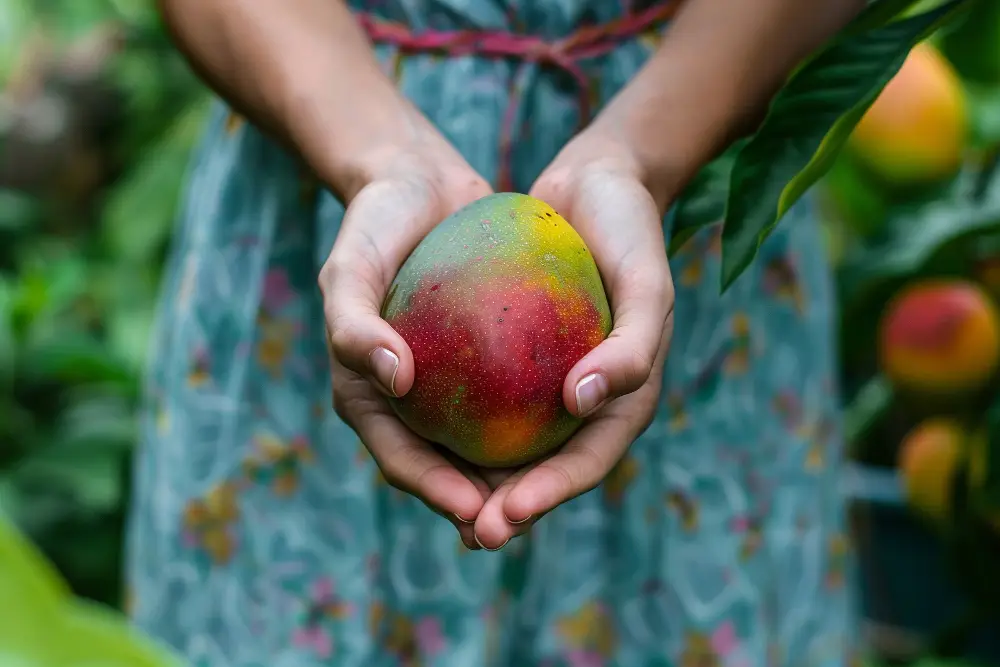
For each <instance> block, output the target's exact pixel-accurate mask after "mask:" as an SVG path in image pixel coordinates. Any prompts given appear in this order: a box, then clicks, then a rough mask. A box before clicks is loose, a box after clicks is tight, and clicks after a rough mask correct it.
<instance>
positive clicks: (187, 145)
mask: <svg viewBox="0 0 1000 667" xmlns="http://www.w3.org/2000/svg"><path fill="white" fill-rule="evenodd" d="M990 4H991V3H987V2H983V3H981V6H982V7H984V8H987V9H982V10H980V15H979V16H978V18H977V19H976V20H975V21H970V22H969V23H968V27H966V28H964V29H963V30H964V32H961V33H959V34H958V36H951V37H949V36H944V37H941V39H940V40H938V41H936V42H935V44H936V45H937V46H940V50H941V52H943V53H944V54H945V55H946V56H947V58H949V59H950V62H951V64H950V65H948V63H947V62H946V61H945V60H944V58H943V57H941V56H938V55H937V54H938V51H937V50H934V52H933V54H931V55H930V56H926V57H924V56H921V57H922V58H925V59H929V60H930V61H933V62H932V64H931V65H925V67H929V68H930V69H929V70H928V71H931V74H926V73H924V74H922V73H921V71H916V73H915V74H913V75H912V77H913V80H912V81H911V82H910V88H911V89H912V90H909V91H907V90H903V92H901V93H898V94H900V95H904V94H909V95H913V96H915V97H913V98H912V99H911V101H910V102H908V103H907V105H908V106H909V107H914V108H915V106H914V105H917V106H918V105H919V103H920V99H921V94H922V93H921V92H920V91H923V93H927V91H928V90H930V91H932V93H927V96H928V99H930V102H927V104H928V105H929V108H932V109H936V111H935V112H934V113H930V115H926V114H925V115H923V116H921V117H920V119H918V121H914V124H913V128H911V130H912V132H913V134H912V136H913V137H915V139H913V141H914V142H915V143H914V144H913V145H910V144H906V142H905V141H903V143H901V144H900V145H898V146H895V147H894V148H893V147H891V146H890V148H889V149H886V150H890V149H891V150H897V151H901V152H902V154H905V155H907V156H908V159H909V160H910V161H911V162H915V163H919V162H920V160H921V159H922V156H923V157H926V155H927V154H926V153H921V152H920V151H922V150H924V151H930V152H933V150H934V148H935V147H934V146H931V147H930V148H928V147H927V145H926V144H927V141H926V140H927V137H932V138H934V137H936V138H937V139H938V140H940V138H941V137H942V136H943V137H945V140H946V139H947V137H948V136H950V135H949V132H952V130H954V128H953V127H952V125H954V124H955V123H956V122H957V121H956V120H955V117H953V116H949V115H948V113H949V112H948V108H951V107H949V102H948V100H947V99H945V100H944V102H942V101H941V100H942V96H944V98H947V97H948V95H951V96H952V97H953V98H954V99H952V100H951V104H952V107H954V108H960V114H961V116H962V118H963V120H962V121H961V122H960V123H959V124H960V125H961V127H960V128H959V129H960V130H961V135H962V140H961V145H960V146H959V147H958V148H959V149H960V154H961V159H960V163H957V164H956V165H954V168H953V169H952V168H944V169H943V170H941V173H939V174H936V177H935V179H934V183H933V186H928V185H927V184H926V183H922V184H921V186H920V187H918V188H914V187H909V188H905V187H897V186H900V183H897V182H892V181H893V179H892V178H888V179H887V178H885V174H884V173H882V174H881V176H882V177H878V176H879V174H878V173H876V172H879V169H881V168H882V167H883V166H884V165H882V166H880V165H878V164H869V163H865V161H864V159H861V158H863V157H864V156H863V153H864V150H863V148H864V147H863V146H862V147H861V148H860V149H859V150H857V151H855V153H856V155H853V156H852V155H851V154H850V151H847V152H845V155H844V156H842V157H841V158H838V160H837V162H836V164H835V165H834V168H833V170H832V171H831V172H830V174H829V175H828V176H827V177H826V178H825V179H824V182H823V183H822V185H821V194H822V202H823V207H822V210H823V217H824V225H825V226H826V228H827V231H828V238H829V241H830V243H829V246H830V253H831V258H832V259H833V260H834V263H835V265H836V267H837V271H838V284H839V287H840V291H841V302H842V313H841V318H842V326H841V329H842V335H841V340H842V356H843V358H844V362H843V382H844V387H845V391H846V394H847V395H846V397H845V403H846V406H845V410H846V417H847V426H848V432H849V434H851V436H852V437H851V450H852V451H851V454H852V458H853V459H854V460H855V461H856V465H855V467H854V468H852V471H851V473H850V474H849V475H848V476H847V478H846V479H845V488H846V490H847V492H848V493H849V494H850V495H851V497H852V498H853V502H852V518H853V522H854V527H855V537H856V546H857V551H858V553H859V555H860V563H861V567H860V571H859V574H860V575H861V579H860V581H861V582H862V584H863V590H864V593H865V594H864V595H863V596H862V598H863V600H862V601H863V603H864V605H865V609H866V618H867V622H866V625H865V630H866V637H867V638H868V640H869V642H870V643H871V645H872V646H873V647H874V648H876V649H878V650H879V651H880V652H881V653H882V654H883V657H884V658H895V659H898V660H901V661H911V660H914V659H917V658H919V657H920V656H922V655H924V654H926V653H927V652H929V651H933V652H936V653H938V654H941V655H942V656H944V657H943V658H941V659H942V660H948V661H949V662H946V663H942V664H948V665H952V664H958V663H957V662H950V661H952V660H957V659H958V658H959V657H963V658H969V659H976V660H978V661H979V663H978V664H984V665H985V664H998V665H1000V648H998V647H997V644H998V641H1000V640H997V638H996V636H997V635H1000V633H998V632H996V631H997V630H998V629H1000V620H997V617H996V616H995V615H994V611H993V609H992V608H991V605H990V604H987V603H984V602H983V600H988V599H990V598H992V600H993V601H994V602H995V601H996V600H997V599H1000V592H998V584H997V582H996V581H994V580H996V579H1000V575H996V574H995V573H994V574H992V575H991V574H990V571H991V570H997V569H1000V568H997V567H996V566H995V563H996V562H1000V561H998V560H997V559H998V558H1000V549H998V548H997V544H996V539H997V535H996V531H993V530H992V529H991V528H990V527H989V526H987V525H985V524H989V523H990V522H989V521H985V522H984V521H981V520H979V519H981V518H982V517H979V519H976V520H966V519H965V518H963V517H965V516H966V514H969V512H967V511H966V510H965V509H962V508H956V504H957V505H963V507H964V503H963V502H962V500H961V498H962V497H964V496H963V495H962V494H961V493H958V492H957V491H956V489H960V488H965V486H967V484H965V482H966V481H967V480H966V479H965V475H966V473H967V471H966V470H965V468H963V467H962V466H960V465H959V464H958V463H957V461H958V460H960V459H964V458H968V456H967V455H968V452H969V451H972V450H971V449H970V448H974V442H973V441H974V440H975V438H976V437H978V436H976V433H978V431H979V430H981V429H986V428H988V427H989V425H990V421H991V419H995V417H991V415H992V414H993V413H996V410H993V409H991V405H992V404H993V402H994V397H995V396H996V395H997V391H996V382H995V373H994V372H993V371H994V370H995V368H996V365H997V363H998V362H1000V319H998V318H997V316H996V312H995V306H994V305H993V303H992V301H993V299H994V298H995V295H996V294H1000V175H998V173H997V169H996V164H997V147H998V146H1000V12H997V10H996V9H991V8H989V7H990ZM929 48H934V47H929ZM935 59H940V61H941V63H944V64H945V67H952V66H953V67H954V69H955V70H956V72H957V76H958V77H961V80H959V79H958V78H956V79H955V85H954V86H953V90H951V92H948V91H947V90H946V91H945V92H943V93H942V92H941V90H939V88H941V86H944V88H945V89H947V88H948V85H949V84H948V83H947V81H946V82H945V83H944V84H941V83H940V77H938V78H935V76H936V75H935V74H934V73H933V71H932V70H933V69H934V68H935V67H938V65H936V64H934V63H935V62H937V61H936V60H935ZM907 63H908V64H907V67H909V66H910V61H907ZM919 66H920V65H917V66H914V67H919ZM945 78H947V77H945ZM898 88H900V89H902V86H900V87H898ZM914 90H915V91H916V92H914ZM904 96H905V95H904ZM955 99H958V100H959V102H955V101H954V100H955ZM209 100H210V98H209V95H208V94H207V92H206V91H205V89H204V88H203V87H202V86H201V85H200V84H199V83H198V82H197V80H196V79H195V78H194V76H193V75H192V74H191V72H190V71H189V70H188V68H187V67H186V65H185V64H184V63H183V61H182V60H181V59H180V57H179V56H178V55H177V54H176V53H175V51H174V50H173V48H172V46H171V45H170V43H169V41H168V39H167V36H166V34H165V33H164V31H163V29H162V27H161V26H160V24H159V21H158V17H157V16H156V14H155V10H154V8H153V6H152V3H151V2H148V1H147V0H71V1H70V0H0V516H2V517H3V518H4V519H5V520H6V521H9V524H10V525H13V526H16V527H17V528H18V529H19V530H20V531H21V533H23V535H24V536H26V537H27V539H28V540H30V542H32V543H33V544H34V545H35V546H36V547H37V548H38V550H39V551H40V552H41V553H43V554H44V555H45V557H46V558H47V559H48V560H49V561H51V563H52V565H54V568H55V570H56V571H58V572H59V573H60V574H61V577H62V578H64V579H65V580H66V582H68V584H69V586H70V587H71V589H72V591H73V593H75V595H76V596H79V597H81V598H84V599H88V600H92V601H94V602H96V603H99V604H100V605H105V606H108V607H111V608H115V609H121V608H122V607H123V606H124V604H125V597H126V595H125V591H124V590H123V586H122V577H121V571H122V541H123V540H122V538H123V525H124V519H125V515H126V512H127V508H128V499H129V493H130V491H129V478H130V473H131V455H132V450H133V447H134V445H135V440H136V423H135V415H136V408H137V402H138V400H139V392H140V386H141V385H140V376H141V369H142V367H143V364H144V361H145V358H146V356H147V353H148V352H149V350H148V349H147V341H148V337H149V331H150V326H151V323H152V319H153V310H154V307H155V302H156V294H157V286H158V280H159V278H160V272H161V267H162V264H163V260H164V257H165V253H166V249H167V244H168V242H169V234H170V230H171V227H172V225H173V221H174V216H175V212H176V210H177V203H178V195H179V192H180V188H181V184H182V179H183V177H184V174H185V171H186V168H187V164H188V156H189V153H190V151H191V149H192V147H193V146H194V144H195V142H196V141H197V139H198V137H199V134H200V131H201V127H202V123H203V121H204V119H205V117H206V110H207V108H208V103H209ZM913 100H916V101H913ZM935 101H936V102H935ZM935 104H937V106H935ZM956 105H957V106H956ZM904 106H906V105H904ZM935 113H936V114H937V115H935ZM893 122H894V123H902V124H903V125H905V122H904V121H902V120H900V119H899V118H894V119H893ZM921 123H922V125H921ZM955 131H957V130H955ZM956 136H957V135H956ZM904 139H905V137H904ZM921 142H923V143H921ZM931 143H933V141H932V142H931ZM939 143H940V142H939ZM908 147H909V148H908ZM938 148H940V146H938ZM910 149H912V152H910V153H907V150H910ZM891 150H890V152H891ZM859 155H860V156H861V158H859V157H858V156H859ZM928 159H930V158H928ZM883 171H884V170H883ZM932 171H933V169H932ZM901 180H906V179H901ZM926 276H935V277H937V278H939V279H944V280H946V282H944V283H942V284H943V285H944V288H943V289H944V293H945V296H944V297H940V295H938V296H935V295H934V294H931V296H927V294H926V293H923V292H921V291H920V285H919V282H920V279H921V278H923V277H926ZM914 286H916V291H914V292H912V293H911V295H910V301H911V302H912V303H915V304H916V305H915V306H909V307H910V308H911V310H912V309H916V310H918V311H919V310H924V311H927V310H931V311H936V310H939V309H940V308H939V306H940V304H941V303H945V302H947V301H948V294H960V295H965V296H967V297H968V298H967V299H965V301H964V302H963V303H970V302H971V303H973V304H974V307H973V308H972V311H974V312H972V313H971V314H968V313H966V316H967V317H969V318H972V320H975V322H977V324H974V325H969V326H971V327H973V328H972V333H971V334H969V335H968V336H967V337H965V338H962V343H961V346H962V349H967V350H972V352H970V353H969V354H967V355H965V356H962V355H961V354H958V356H955V355H956V353H955V352H954V350H952V352H951V354H952V357H948V358H946V361H947V364H946V365H947V366H948V368H950V369H951V370H952V371H953V372H956V373H959V374H961V372H964V371H963V369H965V370H966V371H967V373H966V375H965V376H963V377H964V380H963V379H962V378H959V380H961V381H962V382H964V383H965V384H964V385H962V382H959V385H961V386H958V389H961V390H962V391H961V392H958V390H957V389H956V391H951V390H950V389H949V390H948V392H947V393H949V394H957V393H961V394H962V395H963V396H964V397H965V398H963V399H962V401H961V402H960V405H958V406H955V405H952V406H947V407H945V408H942V407H933V408H931V407H928V402H927V400H926V397H927V395H928V394H930V395H933V394H934V392H927V391H923V392H922V397H918V398H919V399H920V400H914V397H913V394H914V393H916V394H921V391H917V392H912V391H910V392H906V391H903V392H901V391H900V389H901V388H902V389H907V387H906V385H907V382H908V381H910V380H912V377H909V378H908V376H907V372H908V371H907V370H906V368H910V369H912V368H917V367H919V365H920V363H922V362H921V361H920V360H919V359H918V360H917V361H916V362H913V360H912V359H909V360H908V361H907V362H906V364H903V366H905V368H904V369H903V370H902V371H900V370H899V368H898V364H897V366H893V363H894V362H892V361H891V360H887V357H886V354H885V353H884V350H881V349H880V347H879V343H878V341H879V331H880V327H883V328H884V327H885V324H884V322H885V321H886V319H887V317H888V316H887V312H889V311H891V310H892V308H894V307H898V309H899V310H900V311H901V312H902V315H899V317H900V318H902V319H904V320H905V319H906V307H905V306H906V304H905V303H904V302H905V299H904V300H903V301H899V300H896V301H892V298H893V297H896V296H897V295H899V294H901V293H906V291H907V290H908V289H909V288H913V287H914ZM949 290H950V291H949ZM939 291H940V290H939ZM914 295H915V296H914ZM969 295H971V296H969ZM935 298H937V299H939V301H935V300H934V299H935ZM942 298H943V299H944V301H940V299H942ZM970 299H971V301H970ZM977 299H978V301H977ZM887 304H895V305H894V306H890V305H887ZM900 304H902V305H900ZM975 304H978V306H976V305H975ZM887 308H888V309H889V310H887ZM976 308H978V309H979V310H976ZM984 313H985V314H984ZM977 318H978V319H977ZM928 326H930V325H928ZM975 327H978V328H975ZM967 328H968V327H967ZM977 346H978V347H977ZM932 362H933V360H932V361H931V362H928V364H930V365H929V366H927V367H926V368H925V369H924V370H926V373H924V374H923V381H924V383H925V384H926V378H927V377H929V376H933V375H934V373H935V372H938V371H936V370H935V369H936V368H938V367H937V366H934V367H933V368H932V366H933V363H932ZM914 363H915V364H916V366H914V365H913V364H914ZM962 364H966V366H962ZM939 365H940V364H939ZM927 368H929V369H930V370H927ZM956 369H957V370H956ZM977 369H978V371H977ZM921 372H922V371H921ZM918 374H919V373H918ZM911 375H912V374H911ZM935 377H937V376H935ZM932 379H933V378H932ZM952 379H954V378H952ZM918 380H920V378H918ZM945 380H948V378H945ZM945 380H940V382H945ZM910 384H913V382H910ZM916 384H920V382H919V381H917V382H916ZM956 386H957V385H956ZM953 388H954V387H953ZM909 389H912V387H909ZM924 389H926V387H924ZM928 418H930V420H931V421H930V422H928V421H927V419H928ZM913 442H916V443H917V444H916V445H913V444H912V443H913ZM906 443H910V444H909V445H908V444H906ZM927 443H930V444H927ZM970 443H973V444H970ZM901 451H910V452H917V454H912V455H911V456H910V457H909V459H907V460H908V461H910V463H908V464H906V465H909V466H910V468H908V469H906V470H904V471H903V473H901V472H900V469H899V467H898V465H897V463H898V461H900V460H901V458H900V452H901ZM913 461H916V462H915V463H914V462H913ZM927 462H929V463H927ZM904 468H906V466H905V465H904ZM928 470H929V471H930V472H927V471H928ZM904 473H905V474H904ZM968 474H971V473H968ZM956 481H958V482H962V484H957V483H956ZM972 514H974V513H972ZM0 536H5V537H4V539H0V602H2V603H3V605H4V606H9V605H10V604H14V603H12V602H11V598H8V597H4V594H8V595H11V594H13V593H17V592H18V591H20V593H18V594H19V595H28V593H27V592H25V591H27V590H28V589H26V588H23V585H24V581H27V580H28V579H30V578H31V577H32V576H35V575H28V574H25V575H24V580H23V581H20V582H18V581H14V582H13V583H12V582H11V581H10V580H8V581H7V582H6V583H4V570H5V569H6V570H7V574H8V575H9V574H10V572H13V571H15V570H17V568H15V567H14V565H12V564H11V563H14V562H15V561H16V562H18V563H22V564H25V563H28V562H29V561H28V560H23V558H26V556H25V553H26V552H25V550H24V549H25V544H24V543H20V542H19V540H18V538H17V537H16V535H14V534H13V533H10V532H9V531H7V532H4V531H0ZM17 559H22V560H17ZM29 560H30V559H29ZM991 563H993V564H994V565H992V566H991ZM35 565H38V562H35ZM25 567H27V565H25ZM32 567H34V566H32ZM39 567H40V566H39ZM17 571H18V572H21V570H17ZM24 572H26V570H25V571H24ZM959 574H964V579H963V577H961V576H958V575H959ZM18 576H20V575H18ZM8 579H10V577H8ZM39 585H42V584H39ZM45 585H53V586H56V587H58V584H53V583H52V582H51V581H50V582H49V583H48V584H45ZM19 587H20V588H19ZM977 592H978V593H979V595H976V593H977ZM36 593H37V591H36ZM36 593H31V595H35V594H36ZM40 597H44V595H42V596H40ZM8 615H9V614H8ZM106 618H111V617H106ZM4 619H7V616H4V613H2V612H0V626H2V625H3V624H4V622H5V621H4ZM9 627H13V626H12V625H9ZM25 627H27V626H25ZM991 634H992V635H993V637H992V638H991V637H990V635H991ZM3 637H4V633H3V628H2V627H0V667H6V665H7V664H8V663H7V662H6V661H5V660H6V658H5V655H6V654H5V648H6V647H5V646H4V645H3ZM67 641H68V640H67ZM22 658H23V656H22ZM19 659H20V658H19ZM11 664H13V663H11ZM18 664H23V663H21V662H18ZM28 664H34V663H28ZM39 664H40V663H39ZM67 664H68V663H67ZM149 664H153V663H149Z"/></svg>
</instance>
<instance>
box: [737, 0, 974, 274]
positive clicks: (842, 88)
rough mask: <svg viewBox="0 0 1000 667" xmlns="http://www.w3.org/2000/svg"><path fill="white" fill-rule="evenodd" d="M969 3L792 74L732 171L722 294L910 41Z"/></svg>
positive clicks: (826, 162)
mask: <svg viewBox="0 0 1000 667" xmlns="http://www.w3.org/2000/svg"><path fill="white" fill-rule="evenodd" d="M968 2H969V0H952V2H949V3H947V4H946V5H943V6H941V7H939V8H938V9H935V10H933V11H930V12H927V13H924V14H919V15H917V16H914V17H912V18H907V19H904V20H899V21H895V22H893V23H890V24H888V25H886V26H884V27H881V28H877V29H875V30H871V31H869V32H865V33H862V34H859V35H853V36H844V37H842V38H840V39H838V40H836V41H834V42H833V43H832V44H831V45H830V46H829V47H828V48H827V49H826V50H824V51H823V52H821V53H820V54H819V55H818V56H816V58H815V59H813V60H812V61H811V62H809V63H808V64H807V65H806V66H805V67H804V68H802V69H801V70H800V71H799V72H798V73H796V74H795V75H794V76H793V77H792V79H791V80H790V81H789V82H788V84H787V85H786V86H785V87H784V88H783V89H782V90H781V91H780V92H779V93H778V95H777V96H776V97H775V99H774V102H773V103H772V105H771V109H770V111H769V112H768V115H767V117H766V118H765V120H764V123H763V124H762V126H761V127H760V129H759V130H758V131H757V133H756V134H755V135H754V136H753V138H752V139H751V140H750V142H749V143H748V144H747V145H746V146H745V147H744V148H743V150H742V151H740V153H739V155H738V156H737V158H736V164H735V165H734V167H733V174H732V180H731V182H730V190H729V201H728V205H727V210H726V221H725V227H724V229H723V234H722V290H723V291H725V290H726V289H727V288H728V287H729V286H730V285H731V284H732V283H733V281H734V280H736V278H738V277H739V276H740V274H741V273H742V272H743V271H744V270H745V269H746V268H747V267H748V266H749V265H750V263H751V262H752V261H753V258H754V256H755V255H756V254H757V250H758V248H759V247H760V245H761V243H763V242H764V240H765V239H766V238H767V237H768V235H769V234H770V233H771V231H773V229H774V227H775V226H776V225H777V223H778V221H779V220H780V219H781V217H782V216H783V215H784V214H785V213H786V212H787V211H788V209H789V208H790V207H791V206H792V204H794V203H795V202H796V201H797V200H798V199H799V198H800V197H801V196H802V195H803V194H804V193H805V192H806V190H808V189H809V187H810V186H811V185H813V183H815V182H816V181H817V180H818V179H819V178H820V177H821V176H822V175H823V174H824V173H825V172H826V170H827V169H829V167H830V166H831V165H832V163H833V160H834V158H835V157H836V155H837V152H838V151H839V149H840V148H841V147H842V146H843V144H844V143H845V142H846V141H847V138H848V137H849V136H850V133H851V131H852V130H853V129H854V126H855V125H857V123H858V121H860V120H861V117H862V116H863V115H864V113H865V111H867V109H868V107H870V106H871V104H872V103H873V102H874V101H875V99H876V98H877V97H878V95H879V93H880V92H881V91H882V89H883V88H884V87H885V84H886V83H888V81H889V80H890V79H891V78H892V77H893V76H894V75H895V74H896V72H898V71H899V68H900V67H901V66H902V65H903V62H904V61H905V60H906V56H907V55H908V54H909V51H910V49H911V48H912V47H913V45H914V44H916V43H917V42H919V41H921V40H923V39H924V38H926V37H927V36H928V35H930V34H931V33H932V32H934V31H935V30H936V29H937V28H938V27H940V26H941V25H943V24H944V23H946V22H947V21H949V20H951V19H952V18H953V17H954V16H956V15H957V14H958V12H959V11H961V10H962V9H963V8H964V7H965V6H966V5H967V3H968Z"/></svg>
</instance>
